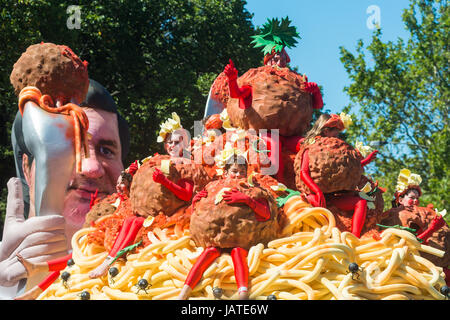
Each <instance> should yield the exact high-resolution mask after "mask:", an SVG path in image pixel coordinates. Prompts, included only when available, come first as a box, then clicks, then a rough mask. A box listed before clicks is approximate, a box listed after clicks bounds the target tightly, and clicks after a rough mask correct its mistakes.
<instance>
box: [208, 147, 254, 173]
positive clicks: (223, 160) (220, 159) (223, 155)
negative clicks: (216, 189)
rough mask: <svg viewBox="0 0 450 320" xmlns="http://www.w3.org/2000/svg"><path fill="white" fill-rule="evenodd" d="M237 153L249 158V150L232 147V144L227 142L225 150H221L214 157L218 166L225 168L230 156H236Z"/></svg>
mask: <svg viewBox="0 0 450 320" xmlns="http://www.w3.org/2000/svg"><path fill="white" fill-rule="evenodd" d="M235 155H236V156H242V157H244V158H245V159H247V152H242V151H241V150H239V149H236V148H234V147H232V146H231V144H230V143H228V142H227V143H226V144H225V147H224V148H223V150H222V151H220V153H219V154H218V155H217V156H215V157H214V160H215V161H216V166H217V167H219V168H224V167H225V165H226V164H227V161H228V160H229V159H230V158H232V157H234V156H235Z"/></svg>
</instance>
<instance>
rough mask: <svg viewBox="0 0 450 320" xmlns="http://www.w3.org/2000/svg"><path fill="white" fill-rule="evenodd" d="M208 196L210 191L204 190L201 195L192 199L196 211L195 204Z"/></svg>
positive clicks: (198, 194)
mask: <svg viewBox="0 0 450 320" xmlns="http://www.w3.org/2000/svg"><path fill="white" fill-rule="evenodd" d="M207 196H208V191H206V190H202V191H200V192H199V193H197V194H196V195H195V196H194V198H192V209H194V206H195V204H196V203H197V201H199V200H200V199H201V198H205V197H207Z"/></svg>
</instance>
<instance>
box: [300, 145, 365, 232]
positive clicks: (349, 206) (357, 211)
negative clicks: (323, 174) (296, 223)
mask: <svg viewBox="0 0 450 320" xmlns="http://www.w3.org/2000/svg"><path fill="white" fill-rule="evenodd" d="M300 177H301V179H302V180H303V182H304V183H305V184H306V185H307V186H308V188H309V189H310V190H311V191H312V192H314V194H310V195H308V201H309V202H310V203H311V204H312V205H313V206H315V207H324V208H325V207H326V201H325V196H324V195H323V193H322V191H321V190H320V188H319V186H318V185H317V184H316V183H315V182H314V181H313V180H312V178H311V176H310V172H309V154H308V150H305V152H304V153H303V156H302V168H301V174H300ZM329 202H330V204H332V205H334V206H336V207H337V208H339V209H341V210H344V211H350V210H354V212H353V218H352V234H354V235H355V236H357V237H359V236H360V235H361V231H362V228H363V226H364V221H365V220H366V214H367V201H366V200H364V199H362V198H360V197H358V196H353V195H343V196H339V197H338V198H331V199H330V200H329Z"/></svg>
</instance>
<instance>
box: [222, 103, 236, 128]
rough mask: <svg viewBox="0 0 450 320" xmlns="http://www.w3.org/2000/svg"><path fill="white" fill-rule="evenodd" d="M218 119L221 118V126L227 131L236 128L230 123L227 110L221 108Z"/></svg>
mask: <svg viewBox="0 0 450 320" xmlns="http://www.w3.org/2000/svg"><path fill="white" fill-rule="evenodd" d="M220 120H222V128H224V129H225V130H227V131H229V130H230V131H232V130H236V128H234V127H233V126H232V125H231V120H230V117H229V116H228V112H227V109H226V108H225V109H223V111H222V112H221V113H220Z"/></svg>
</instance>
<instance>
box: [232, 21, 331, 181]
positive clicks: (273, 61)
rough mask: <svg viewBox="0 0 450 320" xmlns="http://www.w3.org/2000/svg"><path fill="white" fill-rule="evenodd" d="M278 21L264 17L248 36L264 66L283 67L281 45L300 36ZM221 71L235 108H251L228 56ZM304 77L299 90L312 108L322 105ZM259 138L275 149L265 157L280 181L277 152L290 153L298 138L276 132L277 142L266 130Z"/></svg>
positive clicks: (247, 90)
mask: <svg viewBox="0 0 450 320" xmlns="http://www.w3.org/2000/svg"><path fill="white" fill-rule="evenodd" d="M278 23H279V20H278V19H272V20H268V22H267V23H266V24H264V25H263V29H262V32H261V34H259V35H256V36H253V37H252V38H254V40H253V42H252V43H254V44H255V47H263V53H264V54H265V55H264V65H265V66H271V67H273V68H286V67H287V66H288V63H289V62H290V61H291V60H290V57H289V55H288V54H287V52H286V50H285V48H286V47H287V48H291V47H294V46H295V44H296V43H297V41H296V40H295V38H300V36H299V34H298V32H297V31H296V28H295V27H290V26H289V23H290V21H289V19H288V18H287V17H286V18H285V19H283V20H282V22H281V26H278ZM268 48H269V49H268ZM224 73H225V75H226V76H227V79H228V86H229V94H230V97H231V98H235V99H239V107H240V108H241V109H248V108H251V106H252V100H253V95H252V87H251V86H250V85H244V86H242V87H239V85H238V83H237V78H238V70H237V69H236V68H235V66H234V63H233V61H232V60H231V59H230V60H229V64H228V65H227V66H225V69H224ZM304 79H305V83H304V87H303V90H304V91H306V92H308V93H310V94H311V95H312V101H313V109H321V108H322V107H323V100H322V94H321V92H320V89H319V87H318V85H317V83H314V82H308V78H307V77H306V76H304ZM262 138H263V139H264V141H265V142H266V145H267V147H268V150H277V149H278V151H279V152H278V153H277V152H269V153H268V157H269V158H270V161H271V164H272V166H274V167H275V168H278V172H277V173H276V174H275V177H276V178H277V180H279V181H280V182H284V180H285V179H284V163H283V161H280V159H279V156H278V157H277V154H278V155H281V149H282V147H285V148H287V149H288V150H291V151H293V152H297V151H298V146H299V140H300V139H301V137H300V136H290V137H284V136H282V135H280V136H279V140H280V141H277V140H276V139H274V138H273V137H272V136H271V134H270V131H269V132H268V133H267V135H263V136H262ZM272 146H273V149H272Z"/></svg>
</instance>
